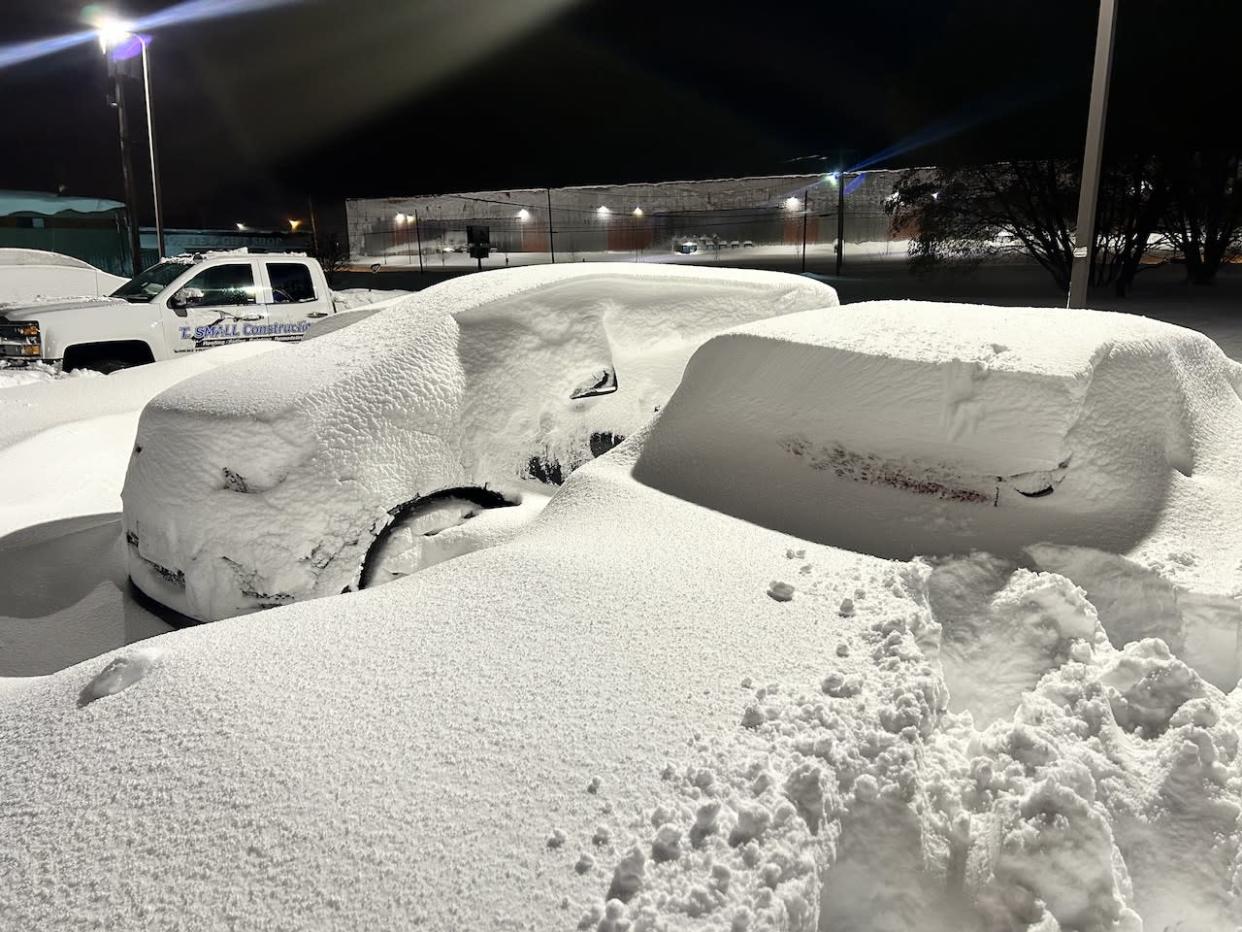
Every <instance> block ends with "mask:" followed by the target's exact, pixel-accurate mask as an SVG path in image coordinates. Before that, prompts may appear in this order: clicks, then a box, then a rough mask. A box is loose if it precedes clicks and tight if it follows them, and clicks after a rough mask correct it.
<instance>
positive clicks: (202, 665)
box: [0, 405, 1242, 932]
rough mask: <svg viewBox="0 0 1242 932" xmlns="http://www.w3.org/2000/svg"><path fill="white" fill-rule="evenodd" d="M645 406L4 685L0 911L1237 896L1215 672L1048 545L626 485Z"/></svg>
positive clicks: (621, 913)
mask: <svg viewBox="0 0 1242 932" xmlns="http://www.w3.org/2000/svg"><path fill="white" fill-rule="evenodd" d="M671 410H672V405H670V407H669V411H671ZM661 423H662V422H661ZM658 426H659V425H657V427H658ZM647 439H648V437H647V432H646V431H643V432H640V433H639V434H638V435H637V436H635V437H633V438H631V439H630V440H629V441H627V443H626V444H623V445H622V447H620V448H619V449H618V450H617V451H616V452H615V453H614V454H613V455H611V456H609V457H605V458H603V459H600V460H597V461H596V462H594V463H592V464H589V465H587V466H586V467H584V468H583V469H581V470H579V471H578V472H576V473H575V474H574V476H573V477H572V478H571V480H570V481H569V482H568V483H567V484H566V486H565V487H564V488H563V489H562V490H561V492H560V493H559V494H558V495H557V496H555V497H554V498H553V499H552V501H551V502H550V503H549V504H548V506H547V508H546V509H545V510H544V512H543V515H542V516H541V517H540V518H539V519H537V520H536V521H535V522H534V523H533V524H532V525H530V526H529V527H528V528H527V529H526V531H525V532H524V533H523V534H521V535H520V536H518V537H517V538H515V539H513V540H512V541H511V542H510V543H508V544H505V545H502V546H498V547H494V548H491V549H487V550H482V551H478V552H475V553H472V554H470V555H468V556H464V557H462V558H460V559H458V560H455V561H453V562H450V563H445V564H442V565H439V566H435V567H432V568H430V569H427V570H424V571H423V572H421V573H419V574H417V575H414V576H410V577H407V578H404V579H401V580H398V581H396V582H394V583H392V584H391V585H387V586H384V587H382V588H380V589H376V590H368V591H366V592H362V593H359V594H355V595H349V596H342V597H337V598H329V599H322V600H317V601H313V602H307V603H302V604H298V605H292V606H288V607H285V608H280V609H276V610H274V611H272V612H268V613H265V614H264V615H263V616H262V618H261V619H260V618H257V617H256V618H238V619H233V620H230V621H225V622H221V623H219V624H215V625H207V626H202V627H199V628H195V629H191V630H186V631H180V632H176V633H174V634H172V635H168V636H165V637H163V638H161V639H159V640H158V641H157V642H155V643H154V644H153V645H152V647H153V649H152V650H150V651H146V650H144V651H143V652H142V653H141V654H139V653H136V652H134V651H133V650H132V649H130V650H128V651H123V652H118V653H116V654H113V655H111V656H108V657H101V658H98V659H96V660H94V661H91V662H89V663H86V664H81V665H79V666H77V667H75V668H72V669H70V670H66V671H64V672H62V673H59V674H56V675H54V676H51V677H47V678H45V679H43V680H40V681H36V682H32V683H28V684H24V685H22V686H20V687H17V688H14V689H10V690H8V691H7V692H6V693H3V694H0V741H3V743H4V746H5V748H6V752H7V759H8V760H9V761H10V762H11V764H10V765H9V766H6V767H5V768H3V769H0V798H6V799H21V800H22V806H20V807H9V808H7V809H4V810H0V823H2V824H3V829H4V830H5V832H6V834H8V835H9V836H10V837H14V838H18V839H20V840H21V841H20V843H18V844H16V845H11V846H6V847H5V848H4V849H3V850H2V851H0V864H3V866H4V869H5V874H6V877H8V878H9V880H10V889H11V891H12V892H11V895H10V896H8V897H6V898H5V900H4V901H2V902H0V924H4V925H6V926H12V927H17V928H49V929H56V928H65V927H70V926H73V925H79V924H81V925H85V924H91V923H93V924H98V925H104V926H125V925H132V924H135V923H137V922H143V923H146V924H152V923H156V924H158V923H162V922H177V923H181V924H186V925H192V926H194V927H197V928H225V927H232V928H239V929H245V928H264V927H267V926H270V925H278V924H294V925H297V926H298V927H300V928H339V927H350V928H360V927H369V928H389V927H404V926H408V925H413V924H419V923H421V924H423V925H425V926H426V927H428V928H437V929H439V928H443V929H449V928H453V929H477V928H495V927H498V926H499V927H505V928H515V929H531V930H543V929H550V928H578V929H583V930H588V929H589V930H602V932H609V930H612V932H615V930H618V929H628V930H632V932H638V930H646V932H653V930H660V929H691V930H722V932H723V930H730V932H734V930H758V929H772V930H804V932H811V930H817V929H833V930H869V932H874V930H894V932H897V930H903V932H904V930H908V929H914V928H917V929H924V930H932V932H958V930H980V932H982V930H988V929H997V928H1003V929H1015V930H1027V932H1048V930H1056V929H1081V930H1091V932H1097V930H1110V932H1123V930H1124V932H1137V930H1139V929H1141V928H1144V927H1147V928H1163V927H1166V926H1168V925H1172V924H1175V923H1176V922H1177V921H1182V922H1183V924H1184V925H1186V926H1187V927H1188V928H1203V929H1220V928H1231V927H1232V926H1233V925H1236V924H1237V923H1238V922H1239V920H1242V911H1240V909H1239V902H1238V896H1237V893H1238V891H1237V890H1236V889H1235V884H1234V880H1233V878H1234V876H1235V875H1236V872H1237V869H1238V866H1239V864H1242V859H1240V857H1239V844H1238V841H1239V834H1238V828H1237V819H1238V815H1239V812H1242V807H1240V805H1239V803H1240V801H1242V800H1240V797H1239V789H1238V787H1239V786H1242V765H1240V763H1239V759H1238V741H1237V729H1238V725H1239V714H1240V708H1242V707H1240V706H1239V704H1238V699H1237V694H1232V695H1230V696H1225V695H1223V694H1222V693H1220V692H1219V691H1218V690H1216V689H1215V688H1214V687H1212V686H1211V685H1210V684H1208V683H1205V682H1203V681H1202V679H1201V678H1199V677H1198V675H1197V674H1196V673H1195V672H1194V671H1193V670H1192V669H1190V668H1189V667H1188V666H1187V665H1186V664H1184V663H1182V662H1181V661H1179V660H1178V659H1177V658H1176V656H1174V655H1173V654H1172V652H1170V651H1169V650H1168V649H1167V648H1166V647H1165V646H1164V645H1163V644H1162V643H1161V642H1158V641H1152V640H1145V641H1139V642H1136V643H1133V644H1130V645H1128V646H1126V647H1125V648H1124V649H1118V648H1117V647H1116V646H1114V645H1112V644H1111V643H1110V641H1109V638H1108V635H1107V632H1106V631H1105V630H1104V628H1103V626H1102V625H1101V624H1100V620H1099V618H1098V616H1097V614H1096V612H1095V610H1094V608H1093V606H1092V605H1091V604H1090V602H1089V601H1088V600H1087V599H1086V598H1085V595H1084V593H1083V592H1082V591H1081V590H1080V589H1078V588H1077V587H1075V586H1074V585H1073V584H1072V583H1071V582H1070V581H1068V580H1066V579H1065V578H1064V577H1060V576H1056V575H1053V574H1049V573H1035V572H1032V571H1030V570H1029V569H1025V568H1022V567H1019V566H1017V565H1016V564H1014V563H1007V562H1004V561H1002V560H1000V559H999V558H997V557H988V556H975V557H959V558H955V559H954V560H951V561H950V560H933V561H922V560H919V561H911V562H898V561H889V560H884V559H880V558H877V557H874V556H870V555H866V554H860V553H852V552H848V551H844V550H840V549H837V548H833V547H830V546H826V545H823V544H819V543H814V542H808V541H803V540H798V539H797V538H794V537H791V536H789V535H787V534H783V533H780V532H778V531H775V530H771V529H768V528H764V527H762V526H760V525H757V524H753V523H748V522H743V521H738V520H736V519H734V518H732V517H730V516H728V515H725V514H723V513H721V512H718V511H712V510H709V509H705V508H702V507H699V506H698V505H696V504H694V503H692V502H688V501H685V500H683V499H679V498H675V497H672V496H669V495H666V494H664V493H662V492H660V491H658V490H656V489H654V488H652V487H650V486H648V485H644V484H640V483H636V482H634V481H633V480H632V479H631V470H632V468H633V465H634V462H635V460H636V459H638V458H640V457H641V456H642V450H643V445H644V443H645V442H646V440H647ZM720 465H724V464H720ZM601 528H607V533H601V532H600V529H601ZM774 580H775V581H778V582H781V583H783V584H784V585H785V586H787V587H788V589H789V591H790V598H789V599H788V600H786V601H777V600H775V599H773V598H771V597H770V596H769V589H770V588H771V586H772V581H774ZM985 618H990V619H992V622H991V623H990V624H991V625H995V626H996V627H997V628H999V629H1000V630H999V631H998V632H996V634H997V636H994V637H981V638H972V637H970V636H968V635H969V633H970V632H971V631H979V632H985V631H986V629H987V628H988V627H989V623H986V622H984V621H981V619H985ZM1002 633H1003V636H1002ZM974 642H977V643H978V647H977V648H974V649H972V648H971V647H970V645H971V644H972V643H974ZM978 676H987V677H991V678H992V682H993V683H995V684H996V688H995V689H989V690H984V689H977V690H975V691H973V692H972V691H970V690H969V689H963V691H962V693H961V694H955V693H954V687H957V686H959V685H960V684H963V683H969V682H970V680H971V678H972V677H978ZM976 715H977V718H976V717H975V716H976ZM985 724H986V725H987V727H986V728H984V727H983V726H984V725H985ZM84 761H89V762H90V763H89V766H87V765H85V764H84V763H83V762H84ZM100 773H106V774H107V775H108V779H106V780H101V779H100V778H99V774H100ZM118 788H119V789H118ZM100 837H108V838H111V839H113V841H112V842H111V843H110V845H111V846H110V848H109V850H110V851H113V852H116V851H120V852H121V855H118V856H121V857H123V858H124V869H123V870H122V869H120V868H119V867H118V862H117V860H116V858H115V857H101V856H100V848H99V838H100ZM63 865H73V869H72V870H68V869H64V867H63Z"/></svg>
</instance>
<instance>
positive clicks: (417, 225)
mask: <svg viewBox="0 0 1242 932" xmlns="http://www.w3.org/2000/svg"><path fill="white" fill-rule="evenodd" d="M414 238H415V239H416V240H418V274H419V275H422V274H423V226H422V221H421V220H419V219H418V208H417V207H416V208H414Z"/></svg>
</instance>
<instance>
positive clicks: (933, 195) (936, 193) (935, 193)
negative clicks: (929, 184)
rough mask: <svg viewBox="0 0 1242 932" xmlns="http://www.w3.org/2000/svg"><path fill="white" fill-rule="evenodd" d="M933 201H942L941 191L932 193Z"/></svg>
mask: <svg viewBox="0 0 1242 932" xmlns="http://www.w3.org/2000/svg"><path fill="white" fill-rule="evenodd" d="M932 200H933V201H938V200H940V192H939V191H933V192H932Z"/></svg>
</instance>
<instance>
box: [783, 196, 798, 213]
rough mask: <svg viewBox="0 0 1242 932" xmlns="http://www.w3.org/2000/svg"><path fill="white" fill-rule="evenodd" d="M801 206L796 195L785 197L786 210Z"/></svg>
mask: <svg viewBox="0 0 1242 932" xmlns="http://www.w3.org/2000/svg"><path fill="white" fill-rule="evenodd" d="M801 206H802V202H801V201H800V200H798V199H797V198H796V197H787V198H785V209H786V210H797V209H798V208H800V207H801Z"/></svg>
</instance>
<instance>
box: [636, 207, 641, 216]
mask: <svg viewBox="0 0 1242 932" xmlns="http://www.w3.org/2000/svg"><path fill="white" fill-rule="evenodd" d="M642 215H643V209H642V208H641V207H635V208H634V216H635V217H641V216H642Z"/></svg>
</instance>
